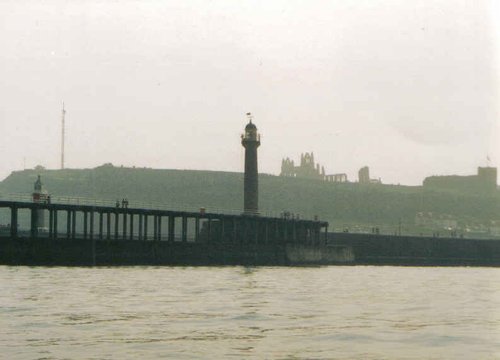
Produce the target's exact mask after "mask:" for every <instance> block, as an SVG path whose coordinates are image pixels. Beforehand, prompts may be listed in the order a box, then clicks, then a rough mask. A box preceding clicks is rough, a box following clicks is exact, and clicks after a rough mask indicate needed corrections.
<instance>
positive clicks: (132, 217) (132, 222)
mask: <svg viewBox="0 0 500 360" xmlns="http://www.w3.org/2000/svg"><path fill="white" fill-rule="evenodd" d="M129 237H130V240H134V214H133V213H131V214H130V234H129Z"/></svg>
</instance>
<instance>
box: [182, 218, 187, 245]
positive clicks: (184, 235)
mask: <svg viewBox="0 0 500 360" xmlns="http://www.w3.org/2000/svg"><path fill="white" fill-rule="evenodd" d="M186 241H187V217H186V216H183V217H182V242H186Z"/></svg>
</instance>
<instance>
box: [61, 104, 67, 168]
mask: <svg viewBox="0 0 500 360" xmlns="http://www.w3.org/2000/svg"><path fill="white" fill-rule="evenodd" d="M65 115H66V110H64V101H63V107H62V131H61V169H64V136H65V123H64V117H65Z"/></svg>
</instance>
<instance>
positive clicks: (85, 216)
mask: <svg viewBox="0 0 500 360" xmlns="http://www.w3.org/2000/svg"><path fill="white" fill-rule="evenodd" d="M88 216H89V215H88V212H87V211H86V210H84V211H83V238H84V239H87V234H88V232H87V228H88V224H87V223H88Z"/></svg>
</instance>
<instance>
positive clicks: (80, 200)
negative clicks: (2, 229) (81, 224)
mask: <svg viewBox="0 0 500 360" xmlns="http://www.w3.org/2000/svg"><path fill="white" fill-rule="evenodd" d="M0 200H3V201H21V202H32V201H33V198H32V194H27V193H2V192H0ZM122 200H124V199H97V198H91V197H77V196H57V195H50V202H51V203H52V204H61V205H89V206H102V207H117V206H116V205H118V207H122ZM127 201H128V205H127V206H128V207H130V208H138V209H150V210H167V211H183V212H199V211H200V210H201V211H206V212H207V213H217V214H225V215H241V213H242V210H241V209H228V208H220V207H215V206H204V205H193V204H185V203H184V204H181V203H175V202H168V203H161V202H155V201H135V200H127ZM259 214H260V215H261V216H264V217H272V218H282V217H293V218H297V219H299V218H300V219H301V220H317V219H316V217H315V216H314V215H309V214H308V215H305V216H304V215H302V214H294V213H293V212H290V211H288V210H285V209H284V210H269V209H267V210H259Z"/></svg>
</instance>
